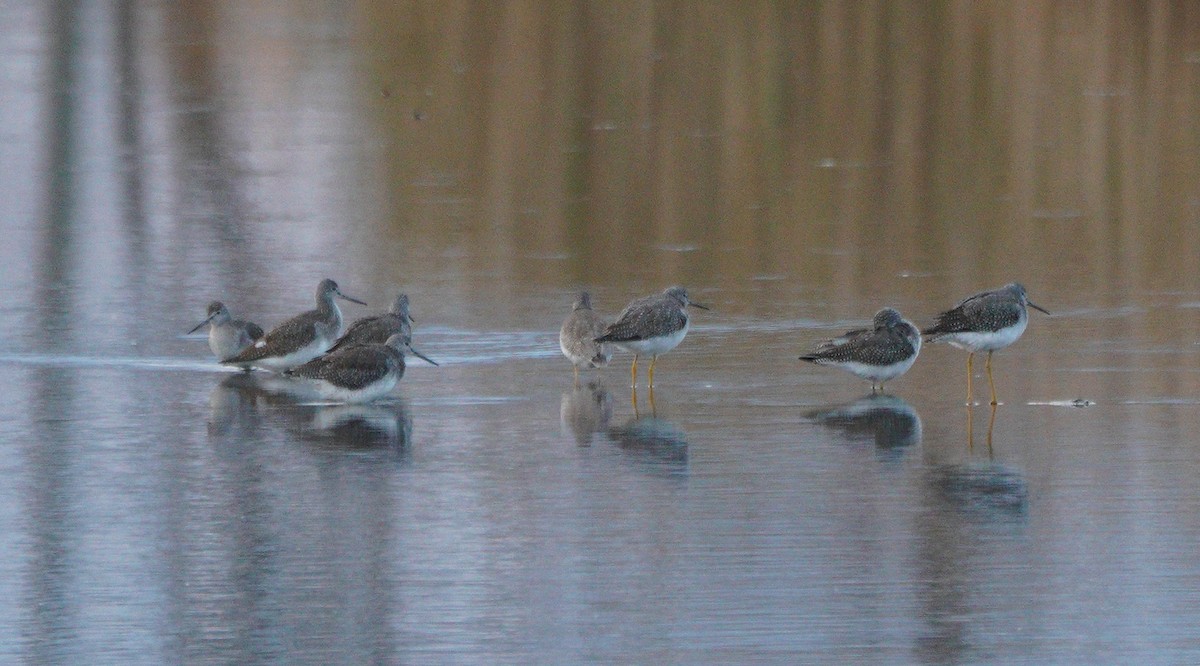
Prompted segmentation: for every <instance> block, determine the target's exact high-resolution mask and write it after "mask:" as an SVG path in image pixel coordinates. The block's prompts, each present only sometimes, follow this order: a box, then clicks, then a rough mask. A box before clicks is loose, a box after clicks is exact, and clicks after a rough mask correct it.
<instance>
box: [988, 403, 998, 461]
mask: <svg viewBox="0 0 1200 666" xmlns="http://www.w3.org/2000/svg"><path fill="white" fill-rule="evenodd" d="M995 427H996V403H994V402H993V403H992V415H991V417H989V418H988V434H987V443H988V459H989V460H990V459H991V458H992V429H993V428H995Z"/></svg>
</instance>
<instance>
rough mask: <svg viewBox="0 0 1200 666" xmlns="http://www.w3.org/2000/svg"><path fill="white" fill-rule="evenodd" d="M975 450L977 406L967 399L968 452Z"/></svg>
mask: <svg viewBox="0 0 1200 666" xmlns="http://www.w3.org/2000/svg"><path fill="white" fill-rule="evenodd" d="M974 450H975V408H974V407H972V406H971V401H970V400H968V401H967V452H968V453H970V452H971V451H974Z"/></svg>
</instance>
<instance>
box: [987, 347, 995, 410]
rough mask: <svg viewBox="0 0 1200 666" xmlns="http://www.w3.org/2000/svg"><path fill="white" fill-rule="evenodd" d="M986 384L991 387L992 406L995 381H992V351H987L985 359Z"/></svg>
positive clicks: (993, 404) (993, 403)
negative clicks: (986, 358)
mask: <svg viewBox="0 0 1200 666" xmlns="http://www.w3.org/2000/svg"><path fill="white" fill-rule="evenodd" d="M987 373H988V386H989V387H990V388H991V389H992V406H993V407H995V406H996V382H994V381H992V352H988V360H987Z"/></svg>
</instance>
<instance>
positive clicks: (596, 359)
mask: <svg viewBox="0 0 1200 666" xmlns="http://www.w3.org/2000/svg"><path fill="white" fill-rule="evenodd" d="M337 298H340V299H344V300H347V301H351V302H353V303H358V304H360V305H366V304H365V303H363V302H362V301H360V300H358V299H356V298H353V297H351V296H347V295H346V294H344V293H342V291H341V289H339V288H338V285H337V283H336V282H334V281H333V280H329V279H325V280H322V281H321V283H320V285H318V286H317V307H316V309H314V310H309V311H307V312H303V313H301V314H298V315H296V316H295V317H292V318H291V319H288V320H287V321H285V322H283V323H282V324H279V325H278V326H276V327H275V328H273V329H271V330H270V331H269V332H266V333H264V332H263V330H262V328H260V327H259V326H258V325H256V324H254V323H252V322H248V321H242V320H240V319H234V318H233V315H232V314H231V313H230V312H229V309H228V308H226V307H225V305H224V304H223V303H221V302H220V301H213V302H212V303H211V304H209V306H208V317H207V318H206V319H205V320H204V321H202V322H200V323H199V324H198V325H197V326H196V327H195V328H193V329H192V331H190V332H195V331H198V330H199V329H200V328H202V327H204V326H206V325H207V326H208V327H209V331H208V345H209V347H210V348H211V349H212V352H213V354H214V355H216V357H217V359H218V360H219V361H220V362H221V363H222V364H224V365H228V366H233V367H237V368H242V369H244V370H250V369H252V368H260V369H263V370H268V371H271V372H275V373H280V374H282V375H284V376H286V377H289V378H291V379H294V380H295V381H297V382H303V383H306V384H309V385H311V386H312V387H313V388H314V389H316V391H317V393H318V394H319V395H321V396H322V397H323V398H325V399H327V400H331V401H335V402H369V401H372V400H376V399H378V398H380V397H383V396H385V395H387V394H388V393H389V392H390V391H391V390H392V389H393V388H394V387H395V386H396V383H397V382H399V381H400V378H401V377H403V376H404V368H405V363H404V359H405V354H412V355H414V356H417V357H419V358H421V359H423V360H425V361H427V362H429V363H431V364H433V365H437V363H436V362H434V361H433V360H432V359H430V358H429V357H427V356H425V355H424V354H422V353H420V352H418V351H417V350H416V349H413V347H412V324H413V319H412V316H411V315H410V314H409V304H408V296H406V295H405V294H400V295H399V296H398V297H397V298H396V300H395V302H394V303H393V304H392V308H391V309H390V310H389V311H388V312H385V313H383V314H378V315H374V316H370V317H364V318H362V319H359V320H357V321H355V322H354V323H353V324H351V325H350V327H349V328H347V329H345V332H344V333H343V330H342V311H341V309H340V308H338V305H337V301H336V300H335V299H337ZM688 307H694V308H701V309H704V310H707V309H708V307H707V306H704V305H701V304H700V303H696V302H694V301H692V300H690V299H689V298H688V294H687V290H686V289H684V288H683V287H678V286H676V287H670V288H668V289H666V290H664V291H663V292H662V293H660V294H653V295H650V296H645V297H643V298H638V299H635V300H633V301H631V302H630V303H629V304H628V305H627V306H625V309H624V310H622V311H621V313H620V314H619V315H618V316H617V319H616V321H614V322H612V323H608V322H606V321H605V320H604V319H603V318H602V317H600V316H599V315H598V314H596V312H595V311H593V310H592V304H591V297H590V296H589V295H588V293H587V292H583V293H581V294H580V295H579V298H578V300H576V301H575V305H574V307H573V309H572V311H571V314H570V315H569V316H568V317H567V319H566V321H564V322H563V325H562V328H561V329H560V331H559V338H558V339H559V346H560V347H561V349H562V353H563V355H564V356H566V357H567V358H568V359H569V360H570V361H571V364H572V365H573V366H574V370H575V381H576V382H578V381H579V370H580V369H586V368H598V367H602V366H605V365H608V362H609V360H610V359H611V358H612V347H613V346H616V347H618V348H620V349H624V350H626V351H628V352H630V353H632V354H633V364H632V367H631V369H630V373H631V375H632V379H633V386H634V387H635V388H636V386H637V362H638V357H639V356H650V369H649V372H648V373H647V384H648V386H649V387H650V388H651V389H653V387H654V365H655V363H656V362H657V360H658V357H659V356H660V355H662V354H665V353H667V352H669V351H671V350H672V349H674V348H675V347H677V346H678V345H679V343H680V342H683V339H684V337H685V336H687V333H688V329H689V328H690V326H691V316H690V315H689V314H688ZM1027 308H1034V309H1037V310H1040V311H1041V312H1045V313H1046V314H1050V313H1049V312H1048V311H1047V310H1045V309H1044V308H1042V307H1039V306H1038V305H1036V304H1035V303H1033V302H1032V301H1030V300H1029V297H1028V296H1027V295H1026V293H1025V287H1023V286H1021V285H1020V284H1018V283H1016V282H1013V283H1010V284H1007V285H1004V286H1003V287H1000V288H999V289H994V290H990V291H984V292H980V293H978V294H975V295H973V296H971V297H969V298H967V299H966V300H964V301H962V302H961V303H959V304H958V305H956V306H954V307H953V308H951V309H949V310H946V311H945V312H942V313H941V314H939V315H938V316H937V318H936V320H935V322H934V323H933V325H932V326H930V327H929V328H926V329H925V330H924V331H921V330H919V329H918V328H917V327H916V326H914V325H913V324H912V323H911V322H909V321H908V320H906V319H904V317H902V316H901V315H900V313H899V312H898V311H897V310H896V309H894V308H890V307H886V308H883V309H882V310H880V311H879V312H877V313H875V317H874V322H873V326H872V327H871V328H863V329H856V330H852V331H848V332H846V333H845V334H844V335H841V336H839V337H836V338H833V339H831V340H826V341H824V342H822V343H821V344H820V345H818V346H817V347H816V349H814V350H813V351H812V352H811V353H808V354H805V355H803V356H801V357H800V359H801V360H804V361H808V362H810V363H815V364H817V365H827V366H831V367H835V368H839V369H841V370H845V371H847V372H850V373H852V374H854V375H856V376H858V377H861V378H863V379H867V380H870V382H871V390H872V392H874V391H875V390H877V389H878V390H880V391H882V390H883V384H884V382H887V381H889V380H892V379H895V378H896V377H899V376H900V375H903V374H904V373H905V372H907V371H908V369H909V368H911V367H912V365H913V363H914V362H915V361H916V360H917V355H918V354H920V352H921V340H922V337H924V338H925V339H927V340H928V341H929V342H948V343H950V344H951V345H954V346H955V347H958V348H960V349H964V350H966V351H967V352H968V356H967V401H968V402H970V401H971V400H972V399H973V397H972V388H971V376H972V374H973V371H974V370H973V362H974V358H975V353H976V352H982V351H986V352H987V353H988V357H987V377H988V386H989V387H990V388H991V404H993V405H995V404H996V385H995V382H994V381H993V379H992V353H993V352H995V351H996V350H999V349H1003V348H1005V347H1007V346H1009V345H1011V344H1012V343H1014V342H1016V341H1017V340H1018V339H1019V338H1020V337H1021V334H1023V333H1024V332H1025V327H1026V326H1027V325H1028V323H1029V314H1028V310H1027Z"/></svg>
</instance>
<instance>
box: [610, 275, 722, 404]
mask: <svg viewBox="0 0 1200 666" xmlns="http://www.w3.org/2000/svg"><path fill="white" fill-rule="evenodd" d="M689 305H690V306H692V307H697V308H700V309H701V310H707V309H708V307H707V306H704V305H701V304H699V303H693V302H692V301H690V300H689V299H688V294H687V290H686V289H684V288H683V287H669V288H667V289H666V290H665V291H663V292H662V293H661V294H655V295H653V296H645V297H643V298H639V299H636V300H634V301H632V302H630V303H629V305H627V306H625V309H624V310H623V311H621V314H620V316H618V317H617V321H616V322H614V323H613V324H611V325H610V326H609V327H608V328H607V329H605V331H604V335H601V336H599V337H597V338H596V342H601V343H603V342H611V343H613V344H615V345H616V346H618V347H620V348H622V349H625V350H626V351H629V352H631V353H632V354H633V366H632V368H631V369H630V374H631V375H632V376H633V385H634V386H637V361H638V356H639V355H642V354H649V355H650V373H649V376H648V379H647V382H648V385H649V386H651V387H653V386H654V364H655V363H656V362H657V361H658V356H659V354H665V353H667V352H669V351H671V350H672V349H674V348H675V347H676V346H678V345H679V343H680V342H683V338H684V336H686V335H687V332H688V328H689V326H690V324H691V317H689V316H688V313H687V308H688V306H689Z"/></svg>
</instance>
